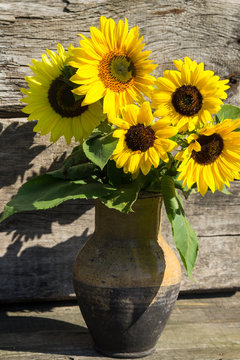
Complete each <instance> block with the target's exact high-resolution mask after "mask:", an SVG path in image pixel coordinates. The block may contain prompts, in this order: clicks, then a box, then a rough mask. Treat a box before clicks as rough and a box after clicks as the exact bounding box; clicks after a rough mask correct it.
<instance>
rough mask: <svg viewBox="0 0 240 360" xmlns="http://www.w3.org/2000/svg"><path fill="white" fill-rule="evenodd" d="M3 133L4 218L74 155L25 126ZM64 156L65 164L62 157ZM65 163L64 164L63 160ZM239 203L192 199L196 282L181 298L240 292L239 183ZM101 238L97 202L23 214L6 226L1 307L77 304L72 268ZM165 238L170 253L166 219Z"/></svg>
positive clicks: (238, 194)
mask: <svg viewBox="0 0 240 360" xmlns="http://www.w3.org/2000/svg"><path fill="white" fill-rule="evenodd" d="M0 123H1V124H2V132H1V133H0V158H1V161H0V212H1V211H2V209H3V206H4V204H6V202H7V201H9V200H10V199H11V197H12V196H13V195H14V194H15V193H16V192H17V189H18V188H19V187H20V185H21V183H22V182H24V181H25V180H26V179H28V178H30V177H31V176H33V175H34V174H36V173H41V172H43V171H46V170H49V169H50V168H51V169H54V168H56V167H57V166H60V163H61V161H62V159H63V158H64V157H65V156H66V155H67V153H69V152H70V150H71V147H69V148H67V147H66V145H65V143H64V142H63V141H60V142H57V143H56V144H50V143H49V142H48V137H41V136H40V135H39V134H35V135H34V133H33V132H32V128H33V125H34V124H32V123H29V122H27V121H26V120H25V119H18V121H15V122H13V120H12V119H2V120H1V121H0ZM62 155H63V156H62ZM59 159H60V160H59ZM231 191H232V193H233V195H224V194H220V193H215V194H214V195H213V194H211V193H209V194H207V195H206V196H205V197H204V198H202V196H201V195H199V194H194V195H192V196H191V197H190V198H189V199H188V200H187V201H185V210H186V213H187V215H188V218H189V221H190V223H191V224H192V226H193V227H194V229H195V230H196V232H197V234H198V236H199V246H200V250H199V256H198V260H197V264H196V268H195V271H194V277H195V280H196V282H192V281H190V280H189V279H188V278H187V276H186V274H185V271H184V270H183V280H182V286H181V290H182V291H202V290H209V289H212V290H216V289H224V288H239V286H240V285H239V284H240V271H239V270H240V264H239V257H240V248H239V246H237V244H238V241H239V237H240V224H239V216H240V206H239V205H240V182H236V183H234V184H233V186H232V190H231ZM93 230H94V208H93V203H92V202H87V201H71V202H66V203H65V204H62V205H61V206H59V207H57V208H54V209H51V210H48V211H39V212H34V213H23V214H16V215H14V216H12V217H11V218H9V219H8V220H6V221H5V222H4V223H3V224H1V225H0V233H1V242H0V256H1V257H0V301H1V302H4V301H20V300H24V299H34V298H48V299H58V298H60V299H66V298H68V297H69V296H70V297H72V296H74V292H73V288H72V279H71V276H72V264H73V261H74V258H75V256H76V254H77V252H78V250H79V249H80V247H81V246H82V245H83V244H84V242H85V241H86V240H87V239H88V237H89V236H90V235H91V233H92V232H93ZM162 232H163V234H164V236H165V238H166V239H168V242H169V243H170V244H171V246H172V247H173V248H174V245H173V243H172V236H171V229H170V225H169V222H168V220H167V218H166V215H165V212H164V211H163V221H162Z"/></svg>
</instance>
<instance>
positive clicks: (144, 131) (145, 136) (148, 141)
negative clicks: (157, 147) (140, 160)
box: [125, 124, 156, 152]
mask: <svg viewBox="0 0 240 360" xmlns="http://www.w3.org/2000/svg"><path fill="white" fill-rule="evenodd" d="M155 139H156V137H155V132H154V131H153V129H152V128H151V126H144V125H143V124H137V125H134V126H131V127H130V129H129V130H128V132H127V133H126V135H125V140H126V143H127V147H128V148H129V149H131V150H132V151H137V150H140V151H141V152H144V151H146V150H148V149H149V148H150V147H151V146H153V144H154V140H155Z"/></svg>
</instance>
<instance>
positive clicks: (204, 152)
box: [192, 133, 224, 165]
mask: <svg viewBox="0 0 240 360" xmlns="http://www.w3.org/2000/svg"><path fill="white" fill-rule="evenodd" d="M197 141H198V142H199V144H200V145H201V151H195V150H193V151H192V158H193V159H194V160H195V161H196V162H197V163H198V164H201V165H208V164H211V163H213V162H214V161H215V160H216V159H217V158H218V157H219V155H220V154H221V153H222V151H223V147H224V144H223V139H222V137H221V136H220V135H219V134H216V133H215V134H212V135H210V136H206V135H200V136H199V138H198V139H197Z"/></svg>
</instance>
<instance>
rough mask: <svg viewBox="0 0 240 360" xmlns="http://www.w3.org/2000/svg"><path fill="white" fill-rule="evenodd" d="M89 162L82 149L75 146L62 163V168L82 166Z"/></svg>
mask: <svg viewBox="0 0 240 360" xmlns="http://www.w3.org/2000/svg"><path fill="white" fill-rule="evenodd" d="M86 162H89V160H88V158H87V157H86V155H85V153H84V151H83V148H82V146H81V145H79V146H75V148H74V149H73V151H72V153H71V155H69V156H68V157H67V159H65V160H64V162H63V168H65V169H67V168H69V167H71V166H74V165H78V164H83V163H86Z"/></svg>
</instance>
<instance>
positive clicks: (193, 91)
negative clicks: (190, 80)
mask: <svg viewBox="0 0 240 360" xmlns="http://www.w3.org/2000/svg"><path fill="white" fill-rule="evenodd" d="M202 101H203V97H202V95H201V93H200V91H199V90H198V89H197V88H196V86H192V85H183V86H181V87H179V88H178V89H177V90H176V91H175V92H174V93H173V95H172V104H173V106H174V108H175V110H176V111H177V112H178V113H179V114H181V115H185V116H193V115H195V114H197V113H198V112H199V110H201V108H202Z"/></svg>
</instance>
